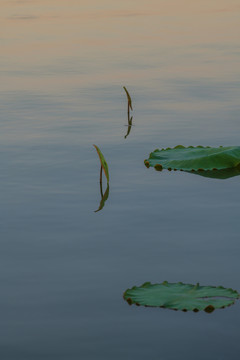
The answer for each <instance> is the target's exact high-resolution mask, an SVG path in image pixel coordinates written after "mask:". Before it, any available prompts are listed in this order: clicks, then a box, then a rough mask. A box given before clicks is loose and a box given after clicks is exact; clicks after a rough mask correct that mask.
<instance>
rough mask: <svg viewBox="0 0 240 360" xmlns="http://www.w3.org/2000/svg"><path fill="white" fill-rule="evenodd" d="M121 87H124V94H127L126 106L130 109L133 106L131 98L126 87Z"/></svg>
mask: <svg viewBox="0 0 240 360" xmlns="http://www.w3.org/2000/svg"><path fill="white" fill-rule="evenodd" d="M123 88H124V90H125V92H126V94H127V99H128V106H129V107H130V109H131V110H132V109H133V108H132V99H131V96H130V95H129V92H128V91H127V89H126V87H125V86H123Z"/></svg>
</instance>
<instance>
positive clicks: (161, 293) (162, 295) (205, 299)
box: [123, 281, 239, 312]
mask: <svg viewBox="0 0 240 360" xmlns="http://www.w3.org/2000/svg"><path fill="white" fill-rule="evenodd" d="M123 297H124V299H125V300H126V301H127V302H128V303H129V304H130V305H131V304H136V305H144V306H153V307H162V308H167V309H174V310H182V311H188V310H191V311H200V310H205V311H206V312H212V311H213V310H215V309H220V308H225V307H226V306H230V305H233V304H234V302H235V300H236V299H238V298H239V294H238V292H237V291H235V290H232V289H225V288H223V287H222V286H218V287H213V286H200V285H199V284H197V285H189V284H183V283H181V282H180V283H175V284H174V283H172V284H171V283H168V282H167V281H164V282H163V283H162V284H151V283H150V282H147V283H144V284H143V285H141V286H139V287H137V286H134V287H132V289H128V290H126V291H125V293H124V295H123Z"/></svg>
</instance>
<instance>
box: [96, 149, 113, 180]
mask: <svg viewBox="0 0 240 360" xmlns="http://www.w3.org/2000/svg"><path fill="white" fill-rule="evenodd" d="M93 146H94V147H95V149H96V150H97V153H98V156H99V159H100V163H101V167H102V169H103V171H104V174H105V175H106V178H107V183H109V172H108V164H107V162H106V160H105V158H104V156H103V154H102V152H101V150H100V149H99V147H97V145H93Z"/></svg>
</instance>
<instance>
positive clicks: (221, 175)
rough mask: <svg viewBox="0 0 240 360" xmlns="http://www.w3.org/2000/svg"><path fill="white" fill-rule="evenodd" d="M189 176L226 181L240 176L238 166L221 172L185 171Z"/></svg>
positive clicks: (239, 167)
mask: <svg viewBox="0 0 240 360" xmlns="http://www.w3.org/2000/svg"><path fill="white" fill-rule="evenodd" d="M185 172H188V173H191V174H195V175H200V176H204V177H207V178H212V179H220V180H226V179H230V178H232V177H234V176H239V175H240V166H237V167H234V168H230V169H222V170H204V171H185Z"/></svg>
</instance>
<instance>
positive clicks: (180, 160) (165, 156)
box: [144, 145, 240, 179]
mask: <svg viewBox="0 0 240 360" xmlns="http://www.w3.org/2000/svg"><path fill="white" fill-rule="evenodd" d="M144 163H145V165H146V166H147V167H150V166H152V167H154V168H155V169H156V170H158V171H161V170H162V169H167V170H182V171H188V172H196V173H197V174H198V175H202V176H206V177H212V178H219V179H227V178H229V177H232V176H236V175H239V173H240V146H228V147H222V146H220V147H218V148H213V147H209V146H207V147H203V146H197V147H193V146H189V147H184V146H182V145H178V146H176V147H174V148H167V149H161V150H159V149H156V150H155V151H154V152H152V153H151V154H150V156H149V158H148V159H146V160H145V161H144Z"/></svg>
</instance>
